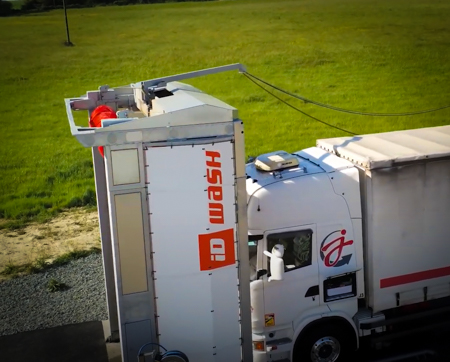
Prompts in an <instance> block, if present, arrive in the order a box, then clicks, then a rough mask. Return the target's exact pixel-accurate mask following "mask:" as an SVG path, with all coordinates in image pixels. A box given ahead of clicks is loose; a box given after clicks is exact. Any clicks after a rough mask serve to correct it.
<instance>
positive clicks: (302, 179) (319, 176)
mask: <svg viewBox="0 0 450 362" xmlns="http://www.w3.org/2000/svg"><path fill="white" fill-rule="evenodd" d="M246 174H247V200H248V201H247V202H248V209H247V212H248V230H249V252H250V270H251V272H250V279H251V282H250V290H251V306H252V328H253V341H254V361H255V362H260V361H295V362H297V361H298V362H303V361H346V360H348V359H347V358H348V356H349V354H351V352H352V351H354V350H355V349H357V348H358V346H359V344H360V340H361V338H362V337H365V336H372V337H373V336H376V337H379V340H380V341H383V340H385V339H386V338H389V336H395V335H396V334H398V335H405V333H408V332H410V331H411V330H412V329H413V328H412V326H414V327H418V326H420V327H421V328H422V329H424V330H425V329H426V328H433V323H434V322H435V321H433V320H432V317H433V316H440V318H443V319H441V322H442V321H444V322H446V320H445V318H444V315H448V311H449V306H450V302H449V297H450V287H449V286H450V243H449V242H448V240H449V236H448V235H450V223H449V222H448V220H450V201H449V200H450V126H443V127H435V128H427V129H419V130H407V131H398V132H389V133H381V134H373V135H363V136H355V137H345V138H334V139H325V140H318V141H317V145H316V147H311V148H308V149H305V150H302V151H299V152H295V153H293V154H289V153H287V152H284V151H278V152H273V153H269V154H265V155H261V156H259V157H257V158H256V160H255V161H254V162H252V163H250V164H247V166H246ZM280 263H281V264H282V268H280V267H279V265H280ZM442 313H447V314H442ZM430 318H431V319H430ZM424 320H428V322H429V323H428V325H427V324H426V323H424ZM448 320H450V319H447V321H448ZM411 323H412V324H411ZM387 327H388V328H387ZM387 330H389V331H390V332H391V333H390V334H389V333H387ZM392 332H395V333H392ZM374 341H377V339H376V338H374Z"/></svg>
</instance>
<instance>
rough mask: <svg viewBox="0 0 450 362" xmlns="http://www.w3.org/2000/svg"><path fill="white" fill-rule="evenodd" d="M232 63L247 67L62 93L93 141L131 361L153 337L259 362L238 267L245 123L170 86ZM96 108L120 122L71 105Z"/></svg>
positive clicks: (112, 290)
mask: <svg viewBox="0 0 450 362" xmlns="http://www.w3.org/2000/svg"><path fill="white" fill-rule="evenodd" d="M233 69H236V70H240V71H243V70H244V68H243V66H242V65H240V64H234V65H229V66H225V67H218V68H212V69H207V70H202V71H198V72H192V73H185V74H180V75H177V76H171V77H166V78H158V79H155V80H150V81H144V82H139V83H134V84H132V85H130V86H128V87H119V88H114V89H110V88H109V87H106V86H104V87H100V89H99V90H98V91H93V92H87V94H86V95H85V96H83V97H78V98H72V99H66V110H67V115H68V119H69V124H70V128H71V132H72V135H73V136H75V137H76V138H77V140H78V141H79V142H80V143H81V144H82V145H84V146H85V147H94V150H93V151H94V159H95V161H96V162H95V169H96V187H97V198H98V202H99V217H100V223H101V225H100V226H101V230H102V239H103V237H105V240H102V245H103V247H104V251H105V249H107V244H109V245H110V246H111V245H112V251H111V255H112V257H111V256H110V257H109V260H108V256H107V255H104V263H105V276H106V283H107V293H108V308H109V314H110V319H111V320H113V319H114V318H112V317H113V314H114V313H115V311H114V303H113V301H114V300H116V302H117V309H116V311H117V312H116V315H117V317H118V318H117V319H118V329H119V332H120V341H121V349H122V358H123V361H135V360H136V356H137V353H138V351H139V350H140V348H141V347H142V346H143V345H145V344H146V343H148V342H158V343H161V344H162V345H163V346H165V347H166V348H168V349H179V350H181V351H183V352H184V353H185V354H186V355H187V356H188V358H189V359H190V360H194V361H196V362H209V361H212V360H214V361H216V362H222V361H223V362H225V361H227V362H228V361H230V360H233V361H234V360H236V361H238V360H243V361H245V362H247V361H248V362H251V361H252V358H253V357H252V342H251V340H252V337H251V319H250V291H249V283H248V281H249V266H248V263H247V262H245V263H241V262H240V261H241V260H248V247H247V220H246V218H247V215H246V191H245V151H244V135H243V125H242V121H241V120H240V119H239V118H238V113H237V110H236V109H235V108H233V107H231V106H229V105H227V104H226V103H224V102H222V101H220V100H218V99H216V98H214V97H212V96H210V95H207V94H204V93H202V92H201V91H199V90H198V89H195V88H194V87H191V86H189V85H186V84H182V83H177V82H174V81H175V80H180V79H187V78H192V77H195V76H200V75H207V74H213V73H218V72H221V71H228V70H233ZM99 105H107V106H109V107H111V108H113V110H114V111H116V114H117V116H118V118H113V119H104V120H103V121H102V127H97V128H87V127H80V126H77V125H75V123H74V118H73V114H72V111H74V110H87V111H88V113H89V114H91V112H92V111H93V110H94V109H95V108H96V107H98V106H99ZM98 146H103V147H104V155H105V157H104V159H101V161H103V162H99V158H98V157H96V156H98V153H96V152H97V150H96V149H95V148H97V147H98ZM102 171H104V177H103V178H102V177H101V175H102ZM97 175H98V177H97ZM102 200H103V202H102ZM105 212H106V213H107V215H106V216H105ZM208 215H209V216H208ZM108 231H109V233H110V237H111V241H109V240H106V239H108ZM108 265H109V267H108ZM112 274H114V275H113V277H112ZM111 280H112V281H113V282H114V285H113V286H111ZM108 283H109V285H108Z"/></svg>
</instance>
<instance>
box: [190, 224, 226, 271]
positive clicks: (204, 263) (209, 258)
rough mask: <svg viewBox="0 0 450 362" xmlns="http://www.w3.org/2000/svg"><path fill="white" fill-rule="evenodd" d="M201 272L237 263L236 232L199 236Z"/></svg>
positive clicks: (224, 231)
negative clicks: (235, 253)
mask: <svg viewBox="0 0 450 362" xmlns="http://www.w3.org/2000/svg"><path fill="white" fill-rule="evenodd" d="M198 247H199V255H200V270H202V271H203V270H212V269H217V268H222V267H224V266H227V265H232V264H234V263H235V258H234V230H233V229H227V230H222V231H217V232H215V233H210V234H202V235H199V236H198Z"/></svg>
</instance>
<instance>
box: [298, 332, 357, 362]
mask: <svg viewBox="0 0 450 362" xmlns="http://www.w3.org/2000/svg"><path fill="white" fill-rule="evenodd" d="M351 346H352V343H351V336H349V335H348V333H347V331H346V330H345V329H344V328H341V327H340V326H338V325H321V326H318V327H315V328H313V329H311V330H309V331H307V332H306V334H305V335H304V336H303V337H302V338H301V339H300V340H299V341H297V343H296V346H295V351H294V362H306V361H311V362H346V361H349V356H350V355H351V352H352V351H351Z"/></svg>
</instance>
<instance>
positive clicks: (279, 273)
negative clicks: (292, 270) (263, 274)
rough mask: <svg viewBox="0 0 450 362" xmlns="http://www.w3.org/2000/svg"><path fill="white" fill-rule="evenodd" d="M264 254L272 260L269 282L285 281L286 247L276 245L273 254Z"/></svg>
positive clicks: (265, 252)
mask: <svg viewBox="0 0 450 362" xmlns="http://www.w3.org/2000/svg"><path fill="white" fill-rule="evenodd" d="M264 254H265V255H267V256H268V257H269V258H270V277H269V282H270V281H272V280H283V277H284V260H283V255H284V246H283V245H281V244H276V245H275V246H274V247H273V248H272V252H271V253H270V252H268V251H267V250H264Z"/></svg>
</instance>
